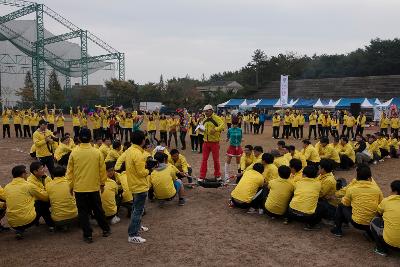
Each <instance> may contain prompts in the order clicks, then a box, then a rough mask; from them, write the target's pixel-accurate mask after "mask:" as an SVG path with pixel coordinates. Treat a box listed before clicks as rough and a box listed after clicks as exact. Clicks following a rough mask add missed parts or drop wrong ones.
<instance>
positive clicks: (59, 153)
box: [54, 143, 72, 161]
mask: <svg viewBox="0 0 400 267" xmlns="http://www.w3.org/2000/svg"><path fill="white" fill-rule="evenodd" d="M71 151H72V149H71V147H69V146H68V145H66V144H64V143H60V145H59V146H58V147H57V148H56V151H55V152H54V158H55V159H56V160H57V161H59V160H60V159H61V158H62V157H63V156H64V155H67V154H68V153H70V152H71Z"/></svg>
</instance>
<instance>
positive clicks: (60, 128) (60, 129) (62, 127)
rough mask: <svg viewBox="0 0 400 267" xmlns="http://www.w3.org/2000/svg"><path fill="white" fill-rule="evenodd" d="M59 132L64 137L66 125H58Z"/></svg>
mask: <svg viewBox="0 0 400 267" xmlns="http://www.w3.org/2000/svg"><path fill="white" fill-rule="evenodd" d="M57 133H58V134H60V133H61V137H64V126H61V127H57Z"/></svg>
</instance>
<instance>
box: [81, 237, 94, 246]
mask: <svg viewBox="0 0 400 267" xmlns="http://www.w3.org/2000/svg"><path fill="white" fill-rule="evenodd" d="M83 241H84V242H85V243H88V244H91V243H93V238H92V237H91V236H84V237H83Z"/></svg>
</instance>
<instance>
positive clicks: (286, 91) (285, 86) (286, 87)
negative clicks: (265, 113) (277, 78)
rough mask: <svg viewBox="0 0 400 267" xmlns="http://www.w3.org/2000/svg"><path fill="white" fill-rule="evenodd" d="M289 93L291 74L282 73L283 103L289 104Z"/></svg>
mask: <svg viewBox="0 0 400 267" xmlns="http://www.w3.org/2000/svg"><path fill="white" fill-rule="evenodd" d="M288 94H289V76H287V75H281V105H282V106H283V105H287V103H288Z"/></svg>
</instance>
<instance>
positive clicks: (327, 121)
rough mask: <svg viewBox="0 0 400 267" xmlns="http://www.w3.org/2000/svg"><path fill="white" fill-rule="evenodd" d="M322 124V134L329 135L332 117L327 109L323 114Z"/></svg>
mask: <svg viewBox="0 0 400 267" xmlns="http://www.w3.org/2000/svg"><path fill="white" fill-rule="evenodd" d="M321 125H322V135H323V136H329V132H330V125H331V117H330V116H329V113H328V112H327V111H325V113H324V114H322V118H321Z"/></svg>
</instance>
